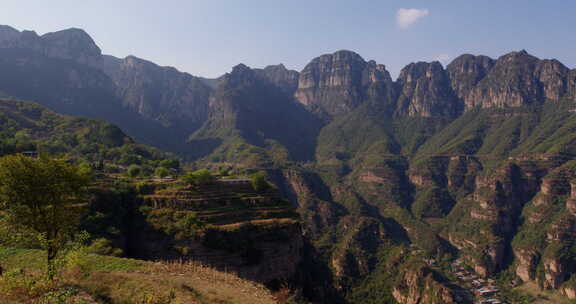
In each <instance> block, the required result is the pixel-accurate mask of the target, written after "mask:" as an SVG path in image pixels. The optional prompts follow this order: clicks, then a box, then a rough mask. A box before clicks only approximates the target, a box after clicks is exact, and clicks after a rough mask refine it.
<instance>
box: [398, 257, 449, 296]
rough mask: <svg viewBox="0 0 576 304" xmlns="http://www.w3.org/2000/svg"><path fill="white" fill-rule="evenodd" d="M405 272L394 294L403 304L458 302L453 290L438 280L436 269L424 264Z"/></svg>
mask: <svg viewBox="0 0 576 304" xmlns="http://www.w3.org/2000/svg"><path fill="white" fill-rule="evenodd" d="M414 268H415V269H411V270H408V271H406V272H405V273H404V275H403V277H402V279H401V280H400V282H399V283H398V284H397V285H396V286H395V287H394V289H393V291H392V295H393V296H394V298H395V299H396V301H398V303H402V304H440V303H457V301H456V297H455V296H454V294H453V292H452V290H451V289H450V288H448V287H446V286H444V285H443V284H442V283H440V282H439V281H438V279H437V278H436V277H435V274H434V271H433V270H431V269H429V268H427V267H426V266H424V265H421V266H417V267H414Z"/></svg>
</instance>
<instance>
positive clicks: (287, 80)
mask: <svg viewBox="0 0 576 304" xmlns="http://www.w3.org/2000/svg"><path fill="white" fill-rule="evenodd" d="M255 71H256V73H258V74H259V75H260V77H263V78H266V79H268V80H269V81H270V82H271V83H273V84H275V85H276V86H278V87H279V88H280V89H281V90H284V91H285V92H286V93H287V94H290V95H292V94H294V92H295V91H296V89H297V88H298V79H299V78H300V73H298V72H297V71H293V70H288V69H286V67H285V66H284V65H283V64H279V65H270V66H267V67H265V68H264V69H255Z"/></svg>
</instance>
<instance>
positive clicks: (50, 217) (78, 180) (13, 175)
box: [0, 155, 90, 280]
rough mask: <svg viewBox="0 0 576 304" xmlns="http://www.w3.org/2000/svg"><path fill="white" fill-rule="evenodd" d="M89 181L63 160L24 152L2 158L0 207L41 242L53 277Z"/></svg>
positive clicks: (10, 220)
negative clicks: (35, 157)
mask: <svg viewBox="0 0 576 304" xmlns="http://www.w3.org/2000/svg"><path fill="white" fill-rule="evenodd" d="M89 183H90V180H89V178H88V177H87V176H86V175H84V174H83V173H81V170H79V168H78V167H76V166H74V165H72V164H69V163H67V162H66V161H64V160H60V159H52V158H48V157H44V156H42V157H40V158H39V159H34V158H29V157H26V156H22V155H8V156H4V157H2V158H0V207H1V208H2V209H3V210H4V211H5V213H6V215H7V221H8V223H9V224H10V225H11V226H13V227H15V228H16V229H22V230H26V231H29V232H31V233H32V234H33V235H34V236H35V237H37V238H38V239H39V240H40V241H41V242H40V243H41V244H42V245H43V246H44V247H45V249H46V252H47V269H48V278H49V279H50V280H52V279H53V278H54V274H55V267H54V261H55V258H56V257H57V255H58V253H59V252H60V251H61V250H62V249H63V248H64V247H65V245H66V243H67V242H68V241H69V240H70V238H71V236H72V235H73V234H74V233H75V232H77V231H76V230H77V229H78V226H79V224H80V217H81V215H82V213H83V211H84V202H85V200H86V195H87V187H88V185H89Z"/></svg>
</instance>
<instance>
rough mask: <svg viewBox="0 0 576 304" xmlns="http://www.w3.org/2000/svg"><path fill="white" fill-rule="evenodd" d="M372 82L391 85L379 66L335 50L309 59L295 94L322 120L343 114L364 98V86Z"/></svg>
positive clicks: (387, 74)
mask: <svg viewBox="0 0 576 304" xmlns="http://www.w3.org/2000/svg"><path fill="white" fill-rule="evenodd" d="M374 84H382V85H384V86H386V87H387V88H388V90H390V89H391V87H392V80H391V78H390V75H389V73H388V72H387V71H386V69H385V68H384V66H383V65H377V64H376V63H375V62H371V63H366V62H365V61H364V59H362V57H360V55H358V54H356V53H354V52H350V51H338V52H336V53H334V54H327V55H322V56H320V57H318V58H316V59H314V60H312V61H311V62H310V63H309V64H308V65H307V66H306V67H305V68H304V70H302V72H301V73H300V78H299V81H298V90H297V91H296V93H295V97H296V99H297V100H298V102H300V103H301V104H303V105H305V106H306V107H307V108H308V109H309V110H310V111H312V112H314V113H316V114H318V115H319V116H320V117H322V118H323V119H325V120H330V119H331V118H333V117H335V116H338V115H342V114H346V113H349V112H351V111H352V110H353V109H355V108H356V107H358V106H359V105H360V104H361V103H362V102H364V101H365V100H366V98H367V92H366V90H365V88H367V87H370V86H371V85H374Z"/></svg>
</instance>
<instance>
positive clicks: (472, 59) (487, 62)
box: [446, 54, 494, 100]
mask: <svg viewBox="0 0 576 304" xmlns="http://www.w3.org/2000/svg"><path fill="white" fill-rule="evenodd" d="M493 66H494V60H493V59H492V58H490V57H487V56H474V55H470V54H465V55H461V56H459V57H457V58H456V59H454V60H453V61H452V62H450V64H448V66H447V67H446V71H447V72H448V77H449V78H450V83H451V86H452V90H453V91H454V93H455V94H456V96H458V98H459V99H460V100H464V98H465V97H466V96H467V95H468V93H470V91H471V90H472V89H473V88H474V87H475V86H476V85H477V84H478V82H480V80H482V79H483V78H484V77H486V75H487V74H488V72H489V71H490V69H492V67H493Z"/></svg>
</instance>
